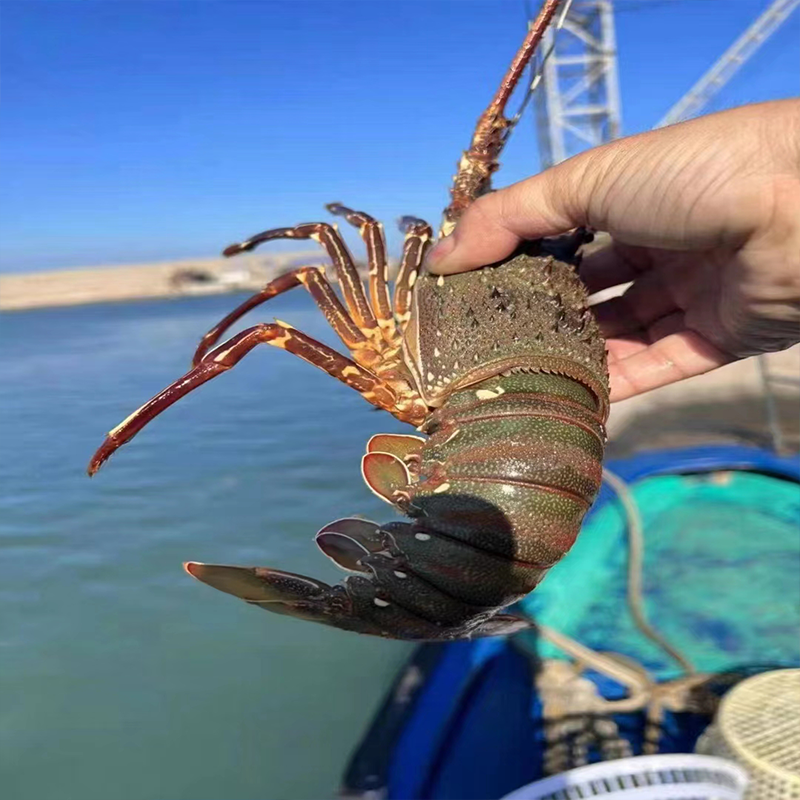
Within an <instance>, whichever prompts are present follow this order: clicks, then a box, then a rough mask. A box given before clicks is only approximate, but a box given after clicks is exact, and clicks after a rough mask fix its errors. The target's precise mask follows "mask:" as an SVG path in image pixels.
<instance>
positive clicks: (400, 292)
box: [394, 217, 433, 330]
mask: <svg viewBox="0 0 800 800" xmlns="http://www.w3.org/2000/svg"><path fill="white" fill-rule="evenodd" d="M399 226H400V230H401V231H403V232H404V233H405V235H406V238H405V241H404V242H403V255H402V258H401V259H400V271H399V272H398V273H397V280H396V281H395V287H394V313H395V316H396V317H397V321H398V323H399V324H400V329H401V330H404V329H405V326H406V323H407V322H408V319H409V317H410V316H411V313H410V308H411V290H412V289H413V288H414V283H415V282H416V280H417V276H418V275H419V271H420V269H421V268H422V262H423V260H424V259H425V253H427V251H428V248H429V247H430V246H431V244H432V242H433V228H431V226H430V225H428V223H427V222H425V220H423V219H417V217H401V218H400V222H399Z"/></svg>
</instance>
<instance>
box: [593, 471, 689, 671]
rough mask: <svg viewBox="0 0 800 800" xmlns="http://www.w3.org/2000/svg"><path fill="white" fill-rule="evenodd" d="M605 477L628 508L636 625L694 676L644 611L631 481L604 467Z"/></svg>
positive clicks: (639, 528) (640, 533)
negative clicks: (628, 482)
mask: <svg viewBox="0 0 800 800" xmlns="http://www.w3.org/2000/svg"><path fill="white" fill-rule="evenodd" d="M603 480H604V481H605V482H606V483H607V484H608V485H609V486H610V487H611V489H612V490H613V491H614V494H616V496H617V499H618V500H619V501H620V503H621V504H622V507H623V509H624V511H625V519H626V521H627V530H628V597H627V599H628V608H629V609H630V612H631V616H632V617H633V621H634V622H635V623H636V627H637V628H639V630H640V631H641V632H642V633H643V634H644V635H645V636H646V637H647V638H648V639H650V640H651V641H652V642H654V643H655V644H656V645H658V647H660V648H661V649H662V650H663V651H664V652H665V653H667V654H668V655H669V656H670V658H672V659H673V660H674V661H676V662H677V663H678V664H680V666H681V668H682V669H683V671H684V672H685V673H686V674H687V675H695V674H696V673H697V670H696V669H695V667H694V666H693V664H692V663H691V662H690V661H689V660H688V659H687V658H686V657H685V656H684V655H683V654H682V653H681V652H680V651H679V650H678V649H677V648H675V647H673V646H672V645H671V644H670V643H669V642H668V641H667V640H666V638H664V636H662V635H661V633H659V632H658V631H657V630H656V629H655V628H654V627H653V626H652V625H651V624H650V622H649V621H648V619H647V616H646V614H645V611H644V592H643V588H642V575H643V568H644V525H643V524H642V517H641V515H640V514H639V508H638V507H637V505H636V501H635V500H634V498H633V494H632V492H631V490H630V488H629V487H628V484H627V483H626V482H625V481H624V480H623V479H622V478H620V477H619V475H617V474H615V473H614V472H611V470H609V469H606V468H605V467H603Z"/></svg>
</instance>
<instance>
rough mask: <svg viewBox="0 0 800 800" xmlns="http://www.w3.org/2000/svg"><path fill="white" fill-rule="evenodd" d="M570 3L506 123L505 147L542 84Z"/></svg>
mask: <svg viewBox="0 0 800 800" xmlns="http://www.w3.org/2000/svg"><path fill="white" fill-rule="evenodd" d="M572 2H573V0H567V2H566V3H564V8H563V9H562V10H561V14H560V15H559V17H558V22H556V26H555V28H554V29H553V34H554V36H553V40H552V41H551V42H550V47H548V48H547V50H545V53H544V55H543V56H542V57H541V58H540V59H539V60H538V61H539V63H538V65H537V67H536V69H535V70H534V74H533V77H532V78H531V82H530V84H529V85H528V90H527V91H526V92H525V97H523V98H522V102H521V103H520V106H519V110H518V111H517V113H516V114H514V116H513V117H511V119H510V120H509V121H508V127H507V128H506V130H505V134H504V136H503V145H505V143H506V142H507V141H508V138H509V136H511V132H512V131H513V130H514V128H515V127H516V126H517V123H518V122H519V121H520V119H521V118H522V114H523V113H524V111H525V109H526V108H527V106H528V103H529V102H530V100H531V97H533V93H534V92H535V91H536V89H537V88H538V87H539V84H540V83H541V82H542V77H543V75H544V65H545V64H546V63H547V60H548V59H549V58H550V56H551V55H553V51H554V50H555V49H556V40H555V34H558V32H559V31H560V30H561V29H562V28H563V27H564V21H565V20H566V18H567V14H569V10H570V7H571V6H572Z"/></svg>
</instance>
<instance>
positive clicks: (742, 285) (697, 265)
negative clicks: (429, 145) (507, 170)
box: [427, 100, 800, 400]
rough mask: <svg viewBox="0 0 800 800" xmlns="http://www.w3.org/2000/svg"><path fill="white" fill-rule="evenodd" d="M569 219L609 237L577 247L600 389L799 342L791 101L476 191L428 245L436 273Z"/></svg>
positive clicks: (798, 216) (796, 141)
mask: <svg viewBox="0 0 800 800" xmlns="http://www.w3.org/2000/svg"><path fill="white" fill-rule="evenodd" d="M577 226H586V227H590V228H594V229H596V230H601V231H607V232H609V233H610V234H611V236H612V238H613V244H612V245H611V246H610V247H608V248H606V249H604V250H601V251H598V252H596V253H594V254H592V255H590V256H588V257H587V258H586V259H585V260H584V262H583V264H582V265H581V268H580V275H581V277H582V278H583V280H584V281H585V282H586V284H587V286H588V289H589V291H590V292H597V291H600V290H602V289H607V288H609V287H612V286H617V285H620V284H624V283H627V282H629V281H632V284H631V286H630V288H628V289H627V290H626V291H625V293H624V294H623V295H622V296H620V297H616V298H613V299H611V300H607V301H606V302H602V303H599V304H598V305H596V306H594V309H593V310H594V312H595V314H596V315H597V319H598V321H599V323H600V326H601V328H602V330H603V333H604V334H605V336H606V339H607V345H608V351H609V372H610V379H611V399H612V400H624V399H625V398H627V397H631V396H633V395H636V394H640V393H642V392H645V391H648V390H650V389H655V388H656V387H659V386H664V385H666V384H669V383H674V382H675V381H679V380H682V379H683V378H688V377H691V376H693V375H699V374H701V373H704V372H708V371H709V370H712V369H715V368H716V367H719V366H721V365H723V364H726V363H728V362H730V361H734V360H736V359H739V358H745V357H747V356H751V355H755V354H758V353H765V352H771V351H775V350H782V349H785V348H787V347H790V346H791V345H793V344H796V343H797V342H800V101H798V100H785V101H778V102H772V103H763V104H760V105H752V106H745V107H743V108H737V109H733V110H731V111H725V112H721V113H719V114H713V115H710V116H707V117H701V118H699V119H695V120H692V121H690V122H685V123H682V124H680V125H674V126H671V127H668V128H662V129H660V130H656V131H651V132H649V133H644V134H640V135H638V136H632V137H630V138H626V139H620V140H617V141H615V142H611V143H610V144H607V145H604V146H602V147H599V148H596V149H594V150H590V151H588V152H586V153H582V154H580V155H578V156H575V157H574V158H571V159H569V160H568V161H565V162H563V163H562V164H559V165H557V166H555V167H553V168H551V169H549V170H546V171H545V172H543V173H541V174H539V175H536V176H534V177H532V178H528V179H527V180H524V181H521V182H520V183H517V184H514V185H513V186H509V187H508V188H505V189H500V190H498V191H496V192H492V193H491V194H488V195H485V196H483V197H481V198H479V199H478V200H477V201H476V202H475V203H473V204H472V205H471V206H470V207H469V208H468V209H467V211H466V212H465V213H464V216H463V217H462V218H461V219H460V220H459V222H458V225H457V226H456V228H455V230H454V232H453V233H452V234H451V235H450V236H448V237H447V238H446V239H443V240H442V241H441V242H440V243H439V244H438V245H437V246H436V247H435V248H434V249H433V250H432V251H431V252H430V254H429V256H428V262H427V266H428V268H429V269H430V270H431V271H432V272H435V273H440V274H448V273H453V272H463V271H466V270H469V269H474V268H477V267H480V266H482V265H484V264H490V263H493V262H495V261H499V260H501V259H502V258H505V257H506V256H508V255H509V254H511V253H512V252H513V251H514V250H515V249H516V247H517V246H518V244H519V243H520V241H522V240H524V239H537V238H540V237H542V236H551V235H555V234H560V233H564V232H566V231H568V230H570V229H572V228H575V227H577Z"/></svg>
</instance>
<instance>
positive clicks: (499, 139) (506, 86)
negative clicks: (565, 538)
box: [439, 0, 571, 236]
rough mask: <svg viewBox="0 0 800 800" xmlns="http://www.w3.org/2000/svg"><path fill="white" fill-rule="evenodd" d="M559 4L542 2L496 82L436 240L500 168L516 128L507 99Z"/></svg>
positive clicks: (486, 188)
mask: <svg viewBox="0 0 800 800" xmlns="http://www.w3.org/2000/svg"><path fill="white" fill-rule="evenodd" d="M570 2H571V0H568V2H567V4H566V9H568V8H569V5H570ZM560 3H561V0H545V2H544V4H543V5H542V8H541V10H540V11H539V14H538V16H537V17H536V19H535V20H534V21H533V23H532V24H531V26H530V27H529V28H528V33H527V35H526V36H525V39H524V41H523V42H522V45H521V47H520V48H519V50H518V51H517V54H516V55H515V56H514V60H513V61H512V62H511V66H509V68H508V71H507V72H506V74H505V75H504V76H503V80H502V81H500V87H499V88H498V90H497V92H496V93H495V95H494V97H493V98H492V101H491V103H489V106H488V107H487V109H486V111H484V112H483V114H481V116H480V118H479V119H478V124H477V125H476V126H475V133H474V134H473V135H472V142H471V144H470V147H469V150H467V151H466V152H465V153H464V155H463V156H462V157H461V161H460V162H459V164H458V171H457V172H456V174H455V176H454V178H453V188H452V189H451V190H450V194H451V198H452V199H451V201H450V204H449V205H448V206H447V208H446V209H445V210H444V215H443V219H442V225H441V229H440V231H439V235H440V236H447V234H449V233H451V232H452V230H453V228H455V225H456V221H457V220H458V218H459V217H460V216H461V215H462V214H463V213H464V211H465V210H466V209H467V207H468V206H469V205H470V204H471V203H472V202H473V201H474V200H475V199H476V198H478V197H480V196H481V195H482V194H485V193H486V192H488V191H489V189H490V187H491V179H492V174H493V173H494V172H496V171H497V169H498V167H499V166H500V164H499V163H498V158H499V156H500V153H501V151H502V149H503V145H504V144H505V142H506V139H507V138H508V130H509V127H510V126H513V125H514V124H516V121H514V120H513V119H512V120H509V119H507V118H506V116H505V110H506V105H507V104H508V99H509V97H511V94H512V92H513V91H514V89H515V88H516V87H517V84H518V83H519V81H520V79H521V78H522V76H523V74H524V72H525V69H526V68H527V66H528V64H529V63H530V60H531V58H533V54H534V53H535V52H536V48H537V47H538V45H539V42H540V41H541V39H542V36H544V32H545V31H546V30H547V27H548V26H549V24H550V22H551V20H552V19H553V17H554V16H555V13H556V11H557V10H558V6H559V4H560ZM566 9H565V10H566ZM565 16H566V14H562V18H561V20H560V23H561V24H563V21H564V17H565ZM551 49H552V48H551ZM548 54H549V53H548ZM538 76H539V78H540V76H541V71H539V73H538ZM534 81H535V82H536V83H537V84H538V82H539V81H538V80H537V76H534V80H533V81H532V82H531V87H529V89H528V94H530V93H532V91H533V90H534V89H535V86H533V83H534ZM528 99H529V98H528V97H527V95H526V99H525V100H524V101H523V108H524V104H525V103H527V100H528ZM521 113H522V109H520V111H519V112H518V115H515V116H517V117H518V116H519V115H521ZM517 121H518V119H517Z"/></svg>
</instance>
